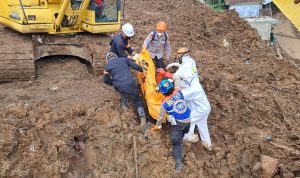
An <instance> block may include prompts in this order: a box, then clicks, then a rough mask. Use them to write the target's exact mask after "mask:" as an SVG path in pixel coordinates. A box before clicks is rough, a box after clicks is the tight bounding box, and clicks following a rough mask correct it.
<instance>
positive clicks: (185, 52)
mask: <svg viewBox="0 0 300 178" xmlns="http://www.w3.org/2000/svg"><path fill="white" fill-rule="evenodd" d="M189 52H190V50H189V49H187V48H180V49H179V50H178V51H177V58H178V59H179V64H178V63H177V64H176V63H175V64H170V65H168V66H167V69H168V68H170V67H172V66H179V68H178V70H177V71H176V72H175V73H174V74H173V80H174V82H175V86H176V88H179V89H180V90H181V91H182V93H183V95H184V97H185V100H186V103H187V105H188V107H189V108H190V109H191V126H190V130H189V133H187V134H186V135H185V136H184V140H186V141H190V142H197V141H198V140H199V137H198V135H195V134H194V130H195V126H197V128H198V131H199V134H200V137H201V143H202V145H203V146H204V148H206V149H207V150H208V151H211V150H212V145H211V140H210V135H209V131H208V126H207V119H208V116H209V113H210V111H211V106H210V103H209V101H208V99H207V97H206V94H205V92H204V90H203V88H202V86H201V84H200V82H199V75H198V71H197V67H196V62H195V61H194V59H192V58H191V57H190V56H189Z"/></svg>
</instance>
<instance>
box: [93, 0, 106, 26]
mask: <svg viewBox="0 0 300 178" xmlns="http://www.w3.org/2000/svg"><path fill="white" fill-rule="evenodd" d="M95 8H96V9H95V14H96V21H99V20H101V19H100V18H102V17H103V9H104V0H95Z"/></svg>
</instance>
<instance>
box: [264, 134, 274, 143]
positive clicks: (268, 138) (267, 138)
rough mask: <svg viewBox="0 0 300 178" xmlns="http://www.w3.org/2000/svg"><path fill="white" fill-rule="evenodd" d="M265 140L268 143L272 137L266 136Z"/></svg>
mask: <svg viewBox="0 0 300 178" xmlns="http://www.w3.org/2000/svg"><path fill="white" fill-rule="evenodd" d="M265 139H266V141H268V142H269V141H272V140H273V138H272V135H268V136H266V138H265Z"/></svg>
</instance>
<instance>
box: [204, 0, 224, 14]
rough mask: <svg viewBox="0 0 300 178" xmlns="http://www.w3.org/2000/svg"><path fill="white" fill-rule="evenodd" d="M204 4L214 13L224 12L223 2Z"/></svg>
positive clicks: (213, 1) (207, 0)
mask: <svg viewBox="0 0 300 178" xmlns="http://www.w3.org/2000/svg"><path fill="white" fill-rule="evenodd" d="M205 1H206V3H207V4H208V5H209V7H210V8H212V9H213V10H214V11H215V12H223V11H224V0H205Z"/></svg>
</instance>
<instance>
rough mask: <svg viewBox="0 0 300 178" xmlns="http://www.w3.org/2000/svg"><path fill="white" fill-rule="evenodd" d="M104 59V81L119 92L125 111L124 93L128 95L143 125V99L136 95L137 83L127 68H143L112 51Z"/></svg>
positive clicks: (139, 69) (137, 69) (144, 122)
mask: <svg viewBox="0 0 300 178" xmlns="http://www.w3.org/2000/svg"><path fill="white" fill-rule="evenodd" d="M106 61H107V64H106V65H105V67H104V69H105V70H104V76H103V81H104V83H105V84H107V85H110V86H114V88H115V90H116V91H117V92H119V93H120V94H121V105H122V107H123V108H124V109H125V111H127V110H128V104H127V101H126V95H129V96H130V98H131V99H132V100H133V102H134V104H135V107H136V109H137V112H138V115H139V118H140V119H141V127H145V125H146V118H145V111H144V104H143V100H142V99H141V98H140V97H139V95H138V88H137V84H136V82H135V80H134V78H133V76H132V75H131V73H130V70H129V67H131V68H133V69H134V70H136V71H139V72H143V68H142V67H141V66H139V65H137V64H136V63H135V62H134V61H132V60H130V59H128V58H126V57H118V56H117V55H116V54H115V53H112V52H110V53H108V54H107V55H106Z"/></svg>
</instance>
